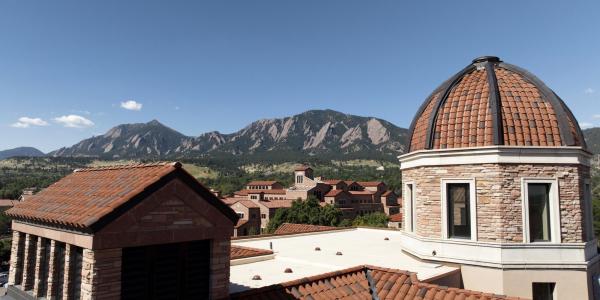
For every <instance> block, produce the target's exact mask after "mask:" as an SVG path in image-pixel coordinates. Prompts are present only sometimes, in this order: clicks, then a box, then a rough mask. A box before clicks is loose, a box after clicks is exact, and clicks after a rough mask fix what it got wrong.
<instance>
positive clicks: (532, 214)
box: [527, 183, 551, 242]
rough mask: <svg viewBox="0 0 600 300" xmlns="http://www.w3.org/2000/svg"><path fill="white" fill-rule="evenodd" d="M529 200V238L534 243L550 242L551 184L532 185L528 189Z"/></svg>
mask: <svg viewBox="0 0 600 300" xmlns="http://www.w3.org/2000/svg"><path fill="white" fill-rule="evenodd" d="M527 191H528V193H527V198H528V200H529V203H528V208H529V238H530V240H531V241H532V242H548V241H550V240H551V239H550V184H548V183H530V184H529V185H528V187H527Z"/></svg>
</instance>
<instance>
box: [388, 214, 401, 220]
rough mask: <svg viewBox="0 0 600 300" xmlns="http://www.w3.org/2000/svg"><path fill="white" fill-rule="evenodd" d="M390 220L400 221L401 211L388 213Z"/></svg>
mask: <svg viewBox="0 0 600 300" xmlns="http://www.w3.org/2000/svg"><path fill="white" fill-rule="evenodd" d="M390 222H402V213H398V214H393V215H390Z"/></svg>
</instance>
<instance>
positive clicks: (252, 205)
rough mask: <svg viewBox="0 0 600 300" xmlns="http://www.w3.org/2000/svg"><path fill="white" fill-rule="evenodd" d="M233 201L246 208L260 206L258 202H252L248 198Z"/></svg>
mask: <svg viewBox="0 0 600 300" xmlns="http://www.w3.org/2000/svg"><path fill="white" fill-rule="evenodd" d="M235 203H239V204H241V205H243V206H245V207H247V208H260V206H258V204H256V203H254V201H252V200H248V199H244V200H238V201H236V202H235ZM235 203H233V204H235Z"/></svg>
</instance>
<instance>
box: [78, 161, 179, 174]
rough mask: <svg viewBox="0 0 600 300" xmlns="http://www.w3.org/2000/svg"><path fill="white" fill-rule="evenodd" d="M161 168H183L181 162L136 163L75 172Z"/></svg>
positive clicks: (90, 168)
mask: <svg viewBox="0 0 600 300" xmlns="http://www.w3.org/2000/svg"><path fill="white" fill-rule="evenodd" d="M161 166H172V167H174V168H176V169H178V168H181V163H180V162H153V163H134V164H124V165H109V166H100V167H89V168H81V169H75V170H73V172H74V173H80V172H94V171H107V170H123V169H134V168H151V167H161Z"/></svg>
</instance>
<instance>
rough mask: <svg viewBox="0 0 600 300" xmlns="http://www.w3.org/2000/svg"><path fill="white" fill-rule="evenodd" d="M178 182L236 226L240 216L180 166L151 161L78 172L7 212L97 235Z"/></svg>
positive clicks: (15, 217) (18, 218) (22, 218)
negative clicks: (128, 212)
mask: <svg viewBox="0 0 600 300" xmlns="http://www.w3.org/2000/svg"><path fill="white" fill-rule="evenodd" d="M175 178H179V179H180V180H181V181H182V182H184V183H185V184H187V185H188V186H189V187H190V188H191V189H193V190H194V191H195V192H196V193H198V194H199V195H200V196H202V198H204V199H205V200H206V201H207V202H208V203H210V204H211V205H213V206H214V207H215V208H217V209H218V210H219V211H220V212H221V213H223V214H224V215H225V216H227V217H228V218H229V219H230V220H231V221H232V223H234V224H235V223H236V222H237V220H238V216H237V214H235V212H234V211H233V210H231V209H230V208H229V207H228V206H227V205H226V204H225V203H223V202H222V201H221V200H219V199H218V198H217V197H216V196H215V195H214V194H213V193H211V192H210V191H209V190H208V189H207V188H205V187H204V186H202V184H200V183H199V182H198V181H197V180H196V179H195V178H194V177H193V176H191V175H190V174H189V173H187V172H186V171H185V170H183V169H182V168H181V163H178V162H175V163H152V164H134V165H122V166H109V167H99V168H89V169H81V170H75V171H74V172H73V173H71V174H69V175H67V176H65V177H63V178H62V179H60V180H59V181H58V182H56V183H54V184H52V185H50V186H49V187H47V188H46V189H44V190H42V191H40V192H39V193H37V194H35V195H33V196H30V197H29V198H28V199H27V201H23V202H20V203H18V204H17V205H15V206H14V207H13V208H11V209H9V210H8V211H7V212H6V214H7V215H9V216H11V217H13V218H14V219H17V220H23V221H30V222H34V223H42V224H46V225H50V226H66V227H71V228H73V229H75V230H79V231H86V232H89V231H91V232H93V231H97V230H99V229H100V228H102V227H103V226H104V225H106V224H108V223H109V222H111V221H112V220H114V219H115V218H116V217H118V216H120V215H122V214H123V213H125V212H126V211H127V210H129V209H130V208H132V207H133V206H135V205H136V204H138V203H139V202H141V201H142V200H144V199H145V198H146V197H148V196H149V195H151V194H152V193H154V192H155V191H157V190H158V189H160V188H161V187H163V186H164V185H165V184H167V183H168V182H170V181H171V180H173V179H175Z"/></svg>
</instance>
